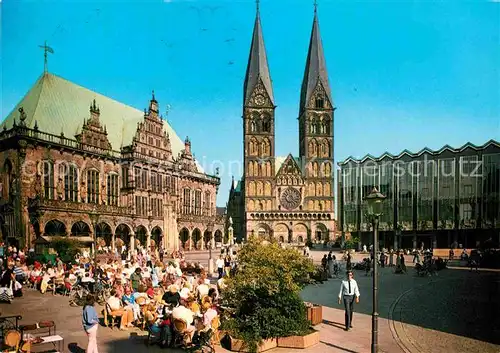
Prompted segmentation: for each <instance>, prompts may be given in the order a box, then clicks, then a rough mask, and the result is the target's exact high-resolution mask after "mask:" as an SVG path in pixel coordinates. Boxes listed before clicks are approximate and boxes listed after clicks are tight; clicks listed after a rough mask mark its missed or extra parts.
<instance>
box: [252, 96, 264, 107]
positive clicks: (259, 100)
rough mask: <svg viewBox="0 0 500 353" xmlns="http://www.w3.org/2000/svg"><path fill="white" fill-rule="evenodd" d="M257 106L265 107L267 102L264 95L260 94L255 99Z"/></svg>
mask: <svg viewBox="0 0 500 353" xmlns="http://www.w3.org/2000/svg"><path fill="white" fill-rule="evenodd" d="M254 101H255V104H257V105H263V104H264V103H265V102H266V98H265V97H264V96H263V95H262V94H258V95H256V96H255V98H254Z"/></svg>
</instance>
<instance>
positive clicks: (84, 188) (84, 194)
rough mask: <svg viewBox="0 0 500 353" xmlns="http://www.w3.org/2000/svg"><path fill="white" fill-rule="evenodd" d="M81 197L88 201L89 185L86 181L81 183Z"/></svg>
mask: <svg viewBox="0 0 500 353" xmlns="http://www.w3.org/2000/svg"><path fill="white" fill-rule="evenodd" d="M80 199H81V201H82V202H87V185H86V184H85V182H84V181H82V183H81V184H80Z"/></svg>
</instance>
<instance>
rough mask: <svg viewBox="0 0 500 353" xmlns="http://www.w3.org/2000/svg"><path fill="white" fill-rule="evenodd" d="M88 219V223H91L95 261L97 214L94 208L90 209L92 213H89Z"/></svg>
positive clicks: (95, 257)
mask: <svg viewBox="0 0 500 353" xmlns="http://www.w3.org/2000/svg"><path fill="white" fill-rule="evenodd" d="M89 217H90V222H92V229H93V232H94V239H93V244H94V254H93V255H94V261H95V260H96V259H97V222H98V221H99V213H97V210H96V207H95V206H94V208H93V209H92V211H91V212H90V213H89Z"/></svg>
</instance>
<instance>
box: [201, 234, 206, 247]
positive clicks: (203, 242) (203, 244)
mask: <svg viewBox="0 0 500 353" xmlns="http://www.w3.org/2000/svg"><path fill="white" fill-rule="evenodd" d="M201 250H205V234H203V235H202V236H201Z"/></svg>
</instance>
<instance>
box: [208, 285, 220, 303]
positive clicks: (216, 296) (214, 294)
mask: <svg viewBox="0 0 500 353" xmlns="http://www.w3.org/2000/svg"><path fill="white" fill-rule="evenodd" d="M208 297H209V298H210V299H211V300H212V304H214V305H215V304H217V301H218V300H219V293H217V289H215V288H210V289H209V290H208Z"/></svg>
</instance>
